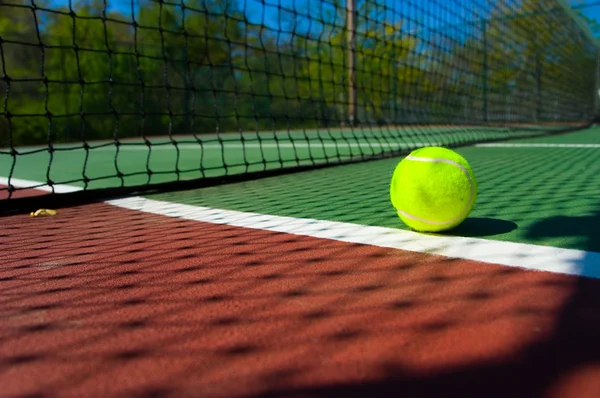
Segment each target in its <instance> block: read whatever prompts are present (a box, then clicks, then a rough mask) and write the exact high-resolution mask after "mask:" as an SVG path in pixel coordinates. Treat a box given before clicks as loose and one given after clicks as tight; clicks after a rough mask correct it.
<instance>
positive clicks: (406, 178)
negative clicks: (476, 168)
mask: <svg viewBox="0 0 600 398" xmlns="http://www.w3.org/2000/svg"><path fill="white" fill-rule="evenodd" d="M390 198H391V201H392V205H393V206H394V208H395V209H396V211H397V213H398V216H399V217H400V219H401V220H402V221H403V222H404V223H405V224H406V225H407V226H409V227H410V228H411V229H413V230H415V231H418V232H441V231H446V230H450V229H452V228H455V227H457V226H458V225H460V224H461V223H462V222H463V221H464V220H465V219H466V218H467V216H468V215H469V214H470V213H471V210H472V209H473V206H474V205H475V201H476V200H477V181H476V180H475V175H474V174H473V171H472V170H471V166H470V165H469V163H468V162H467V160H466V159H465V158H464V157H462V156H461V155H459V154H458V153H456V152H454V151H452V150H450V149H447V148H442V147H424V148H420V149H417V150H414V151H412V152H411V153H410V154H409V155H408V156H406V157H405V158H404V159H402V160H401V161H400V163H398V165H397V166H396V168H395V169H394V173H393V175H392V181H391V184H390Z"/></svg>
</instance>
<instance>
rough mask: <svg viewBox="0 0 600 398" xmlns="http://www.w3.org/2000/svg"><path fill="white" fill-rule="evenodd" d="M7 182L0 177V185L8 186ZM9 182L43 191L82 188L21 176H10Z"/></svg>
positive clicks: (68, 190) (64, 191)
mask: <svg viewBox="0 0 600 398" xmlns="http://www.w3.org/2000/svg"><path fill="white" fill-rule="evenodd" d="M8 182H9V180H8V178H7V177H0V185H6V186H8ZM10 183H11V184H12V185H13V186H15V187H17V188H31V189H39V190H40V191H45V192H52V188H54V192H56V193H67V192H75V191H80V190H81V189H82V188H80V187H76V186H73V185H62V184H56V185H52V186H50V185H47V184H44V183H43V182H37V181H30V180H23V179H21V178H11V179H10Z"/></svg>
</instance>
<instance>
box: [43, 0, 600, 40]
mask: <svg viewBox="0 0 600 398" xmlns="http://www.w3.org/2000/svg"><path fill="white" fill-rule="evenodd" d="M48 1H49V2H50V4H51V5H56V6H58V5H68V4H69V0H48ZM106 1H107V4H108V5H109V9H110V10H117V11H121V12H124V13H125V14H126V15H127V14H129V13H130V10H131V1H134V2H135V3H134V4H137V3H138V1H139V0H106ZM171 1H172V2H174V3H175V2H178V1H181V0H171ZM238 1H239V2H240V4H243V5H244V6H245V9H246V14H247V17H248V18H249V19H250V20H251V21H252V22H255V23H260V22H261V21H262V19H263V18H264V19H265V23H266V24H267V25H268V26H271V27H273V28H274V29H277V28H278V19H277V6H278V5H279V4H281V6H283V7H286V8H289V9H293V8H294V7H296V8H297V9H298V12H302V13H305V12H306V10H307V9H308V8H307V4H308V2H309V1H315V0H238ZM319 1H323V4H325V5H329V6H330V7H329V8H332V7H331V3H330V2H331V1H332V0H319ZM359 1H360V0H359ZM375 1H376V2H377V3H378V4H386V5H387V6H388V7H389V9H390V10H393V9H397V8H398V7H404V8H402V9H400V11H396V19H398V18H399V14H400V13H402V14H403V15H404V14H406V13H407V11H406V5H403V4H407V3H406V2H402V1H398V0H375ZM82 2H85V0H71V4H72V5H73V7H74V8H75V9H77V5H78V4H79V3H82ZM568 2H569V3H570V4H572V5H582V4H587V5H589V6H587V7H584V8H581V9H580V10H581V11H582V12H583V13H584V14H585V15H586V16H588V17H590V18H593V19H596V20H598V21H599V22H600V0H568ZM433 3H434V4H436V3H437V6H434V5H432V2H431V1H429V0H413V1H411V2H409V3H408V4H410V8H411V9H412V10H414V9H417V8H418V9H419V17H422V18H424V19H423V20H421V21H419V22H416V21H415V20H414V19H413V20H412V21H411V22H412V23H411V24H412V26H413V27H415V28H418V29H422V28H423V27H424V26H436V25H440V24H453V23H458V22H459V21H461V20H464V19H465V18H467V19H476V18H474V17H481V16H485V15H484V14H485V13H486V11H487V12H489V11H490V10H491V7H493V5H494V4H495V3H496V1H495V0H464V1H462V2H461V1H457V2H456V3H454V5H453V6H451V7H449V8H445V9H444V8H443V7H440V5H443V4H447V2H446V1H444V2H433ZM461 3H462V4H461ZM315 4H316V3H315ZM457 4H460V6H457ZM459 7H460V8H459ZM316 8H318V7H314V6H313V7H312V9H311V12H319V10H318V9H316ZM474 9H477V10H480V14H479V15H477V16H475V15H474V14H473V11H471V10H474ZM482 14H483V15H482ZM290 15H292V14H290ZM408 15H409V16H410V14H408ZM390 16H391V17H393V15H391V14H390ZM412 18H415V15H413V16H412ZM596 33H597V35H599V36H600V32H596Z"/></svg>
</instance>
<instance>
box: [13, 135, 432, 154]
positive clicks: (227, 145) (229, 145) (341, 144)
mask: <svg viewBox="0 0 600 398" xmlns="http://www.w3.org/2000/svg"><path fill="white" fill-rule="evenodd" d="M349 140H350V141H352V140H351V139H349ZM440 145H443V143H441V142H411V143H402V142H389V143H386V142H385V140H384V139H381V141H380V142H367V141H359V142H346V141H344V140H343V139H341V138H340V139H339V140H338V141H337V142H319V141H318V140H316V139H315V140H313V141H310V142H306V141H297V142H290V141H285V142H280V143H276V142H272V141H270V142H264V143H262V144H261V143H258V142H248V143H244V144H242V143H241V142H227V141H226V142H223V144H219V143H214V142H211V143H207V144H202V145H200V144H189V143H187V144H179V145H177V147H178V148H179V149H180V150H184V151H185V150H194V151H199V150H202V149H208V150H214V149H221V148H224V149H243V148H246V149H260V148H264V149H267V148H316V149H318V148H348V147H351V148H368V147H374V148H380V147H382V148H417V147H423V146H440ZM57 147H58V146H57ZM64 148H69V149H74V150H78V151H84V149H83V147H64ZM64 148H63V149H64ZM37 149H40V148H22V149H17V150H18V151H19V150H20V151H22V152H23V153H25V154H27V151H31V150H37ZM149 150H150V151H152V152H154V151H171V152H175V146H174V145H172V144H161V145H159V144H155V145H152V148H151V149H149V148H148V147H147V146H146V145H142V144H140V145H122V146H121V147H120V148H119V152H129V151H144V152H148V151H149ZM89 151H90V152H116V151H117V149H116V146H103V147H99V148H92V149H90V150H89ZM40 154H41V155H44V156H45V155H46V152H40Z"/></svg>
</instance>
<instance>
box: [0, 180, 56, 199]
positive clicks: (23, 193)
mask: <svg viewBox="0 0 600 398" xmlns="http://www.w3.org/2000/svg"><path fill="white" fill-rule="evenodd" d="M48 194H49V192H46V191H42V190H40V189H28V188H20V189H17V190H16V191H13V193H12V194H11V195H10V199H19V198H27V197H32V196H42V195H48ZM8 197H9V193H8V186H7V185H2V184H0V200H4V199H8Z"/></svg>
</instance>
